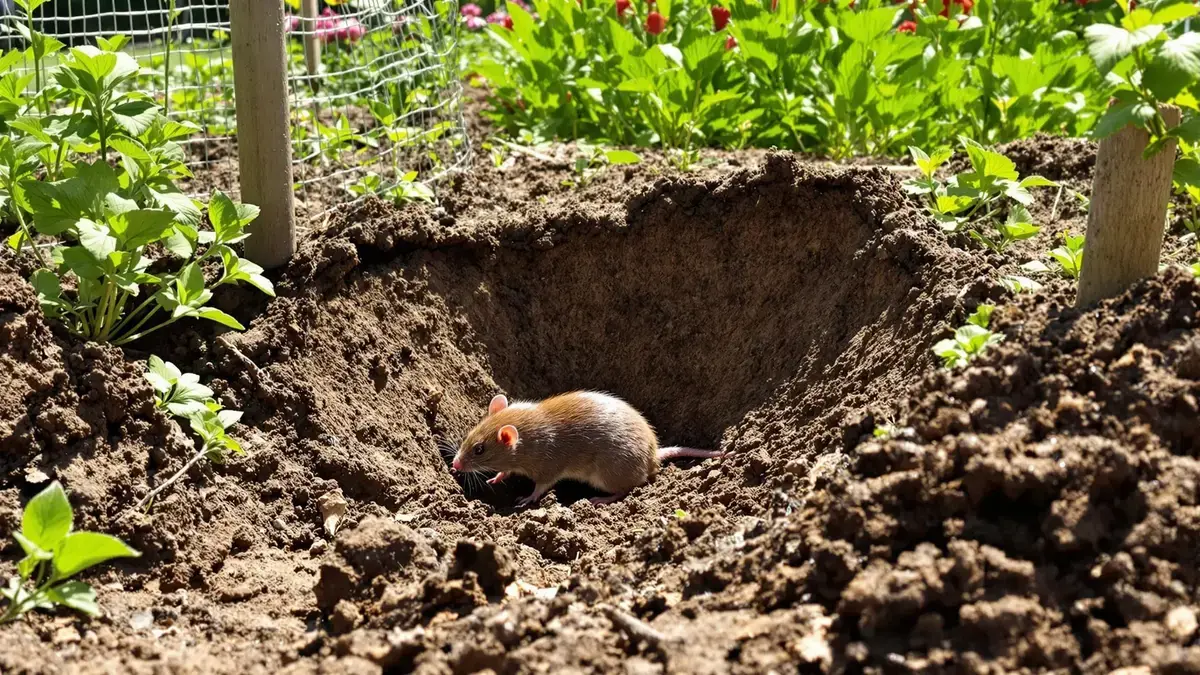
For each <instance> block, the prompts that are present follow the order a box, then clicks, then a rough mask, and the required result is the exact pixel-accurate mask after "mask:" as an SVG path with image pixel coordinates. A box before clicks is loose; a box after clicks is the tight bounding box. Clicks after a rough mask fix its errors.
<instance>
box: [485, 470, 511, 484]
mask: <svg viewBox="0 0 1200 675" xmlns="http://www.w3.org/2000/svg"><path fill="white" fill-rule="evenodd" d="M505 478H508V474H506V473H504V472H503V471H501V472H500V473H498V474H496V475H495V476H494V477H492V478H489V479H488V485H497V484H499V483H500V482H502V481H503V480H504V479H505Z"/></svg>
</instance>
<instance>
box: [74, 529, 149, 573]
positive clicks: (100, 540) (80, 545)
mask: <svg viewBox="0 0 1200 675" xmlns="http://www.w3.org/2000/svg"><path fill="white" fill-rule="evenodd" d="M140 555H141V553H139V552H137V551H135V550H134V549H132V548H130V547H129V546H128V545H127V544H125V542H123V541H121V540H120V539H117V538H116V537H111V536H109V535H107V534H101V533H99V532H72V533H71V534H68V535H67V536H66V537H65V538H64V539H63V541H62V545H61V546H60V547H59V549H58V550H57V551H56V552H55V555H54V569H55V571H56V572H57V573H58V577H59V578H60V579H66V578H68V577H70V576H72V575H74V574H77V573H79V572H82V571H83V570H85V569H87V568H89V567H92V566H93V565H98V564H100V563H102V562H105V561H108V560H112V559H113V558H137V557H138V556H140Z"/></svg>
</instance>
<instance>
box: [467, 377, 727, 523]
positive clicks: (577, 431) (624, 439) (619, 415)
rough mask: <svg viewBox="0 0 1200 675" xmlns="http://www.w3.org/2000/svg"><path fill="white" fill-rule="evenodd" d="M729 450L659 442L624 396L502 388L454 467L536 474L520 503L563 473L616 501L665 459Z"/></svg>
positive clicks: (601, 500)
mask: <svg viewBox="0 0 1200 675" xmlns="http://www.w3.org/2000/svg"><path fill="white" fill-rule="evenodd" d="M723 455H724V453H723V452H719V451H716V450H697V449H695V448H684V447H679V446H670V447H661V448H660V447H659V446H658V436H657V435H656V434H655V433H654V429H653V428H652V427H651V426H650V423H649V422H647V421H646V418H645V417H642V414H641V413H639V412H638V411H637V410H635V409H634V408H633V406H631V405H629V404H628V403H626V402H625V401H622V400H621V399H619V398H617V397H615V396H610V395H608V394H604V393H599V392H594V391H576V392H571V393H568V394H560V395H558V396H553V397H551V398H548V399H545V400H543V401H539V402H536V403H535V402H529V401H513V403H512V404H511V405H510V404H509V402H508V398H506V397H505V396H503V395H499V396H496V397H494V398H493V399H492V401H491V403H490V404H488V414H487V417H485V418H483V421H482V422H480V423H479V424H478V425H476V426H475V428H474V429H472V430H471V432H470V433H468V434H467V436H466V438H465V439H464V440H463V442H462V444H461V445H460V446H459V449H458V453H457V454H456V455H455V457H454V462H453V463H452V465H451V466H452V467H453V468H454V470H455V471H462V472H466V473H471V472H484V471H497V472H499V473H497V474H496V476H495V477H494V478H492V479H490V480H489V481H488V482H489V483H491V484H493V485H494V484H496V483H499V482H501V481H503V480H504V479H505V478H507V477H508V476H510V475H519V476H525V477H527V478H532V479H533V481H534V488H533V494H531V495H530V496H528V497H526V498H524V499H522V500H520V501H519V502H517V506H529V505H531V504H535V503H537V501H538V500H540V499H541V498H542V496H543V495H545V494H546V493H547V492H549V491H550V488H552V487H554V484H555V483H557V482H558V481H560V480H562V479H571V480H577V481H582V482H584V483H587V484H588V485H591V486H592V487H595V488H597V489H600V490H603V491H604V492H607V493H609V494H610V495H611V496H608V497H594V498H593V499H592V500H591V501H592V503H594V504H609V503H612V502H615V501H617V500H619V499H621V498H622V497H624V496H625V495H626V494H628V493H629V491H630V490H632V489H633V488H635V487H638V486H639V485H643V484H645V483H646V482H648V481H649V480H651V479H652V478H654V476H655V474H657V473H658V469H659V464H660V463H661V462H663V461H665V460H670V459H676V458H682V457H697V458H704V459H707V458H712V457H721V456H723Z"/></svg>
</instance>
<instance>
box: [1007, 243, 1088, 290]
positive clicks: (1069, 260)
mask: <svg viewBox="0 0 1200 675" xmlns="http://www.w3.org/2000/svg"><path fill="white" fill-rule="evenodd" d="M1062 241H1063V243H1062V246H1059V247H1057V248H1055V249H1052V250H1051V251H1049V252H1048V253H1047V255H1048V256H1049V257H1050V259H1051V260H1052V261H1053V262H1054V263H1055V265H1056V267H1057V269H1058V272H1059V273H1060V274H1061V275H1062V276H1064V277H1066V278H1068V279H1078V278H1079V272H1080V270H1082V269H1083V242H1084V236H1083V235H1082V234H1081V235H1077V236H1073V235H1071V233H1069V232H1063V233H1062ZM1021 268H1022V269H1024V270H1025V271H1026V272H1033V273H1038V272H1049V271H1050V267H1048V266H1047V265H1046V264H1045V263H1043V262H1041V261H1040V260H1031V261H1029V262H1027V263H1025V264H1024V265H1022V266H1021Z"/></svg>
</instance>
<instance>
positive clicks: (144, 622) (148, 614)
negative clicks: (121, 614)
mask: <svg viewBox="0 0 1200 675" xmlns="http://www.w3.org/2000/svg"><path fill="white" fill-rule="evenodd" d="M153 625H154V612H152V611H150V610H148V609H146V610H142V611H140V612H135V613H134V615H133V616H131V617H129V627H130V628H132V629H134V630H146V629H147V628H149V627H151V626H153Z"/></svg>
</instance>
